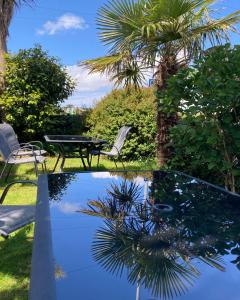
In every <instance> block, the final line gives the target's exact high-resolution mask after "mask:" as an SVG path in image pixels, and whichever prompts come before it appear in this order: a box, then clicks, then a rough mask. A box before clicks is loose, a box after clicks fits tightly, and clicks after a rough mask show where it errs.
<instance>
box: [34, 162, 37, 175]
mask: <svg viewBox="0 0 240 300" xmlns="http://www.w3.org/2000/svg"><path fill="white" fill-rule="evenodd" d="M34 169H35V174H36V176H37V178H38V166H37V162H36V161H35V162H34Z"/></svg>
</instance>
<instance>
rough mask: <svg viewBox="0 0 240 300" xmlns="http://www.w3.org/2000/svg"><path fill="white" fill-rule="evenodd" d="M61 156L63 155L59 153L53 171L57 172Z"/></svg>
mask: <svg viewBox="0 0 240 300" xmlns="http://www.w3.org/2000/svg"><path fill="white" fill-rule="evenodd" d="M60 157H61V155H60V154H58V157H57V161H56V163H55V165H54V168H53V170H52V173H54V172H55V170H56V168H57V165H58V162H59V159H60Z"/></svg>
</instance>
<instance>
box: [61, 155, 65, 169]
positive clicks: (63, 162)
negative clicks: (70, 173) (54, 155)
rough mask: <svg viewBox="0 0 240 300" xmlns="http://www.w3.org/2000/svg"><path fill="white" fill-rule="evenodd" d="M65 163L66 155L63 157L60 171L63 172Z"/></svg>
mask: <svg viewBox="0 0 240 300" xmlns="http://www.w3.org/2000/svg"><path fill="white" fill-rule="evenodd" d="M64 164H65V157H63V158H62V163H61V166H60V173H62V172H63V167H64Z"/></svg>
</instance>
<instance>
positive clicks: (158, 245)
mask: <svg viewBox="0 0 240 300" xmlns="http://www.w3.org/2000/svg"><path fill="white" fill-rule="evenodd" d="M138 190H139V187H138V186H137V185H136V184H134V183H130V184H127V183H126V181H123V183H122V184H120V185H119V187H118V186H116V185H112V186H111V189H109V190H108V191H107V194H108V195H107V197H106V198H105V199H103V200H101V199H99V200H98V201H94V202H93V201H91V202H90V203H89V206H88V209H85V210H82V212H84V213H87V214H89V215H94V216H100V217H104V218H105V222H104V223H105V226H104V227H101V228H99V229H98V230H97V232H96V237H95V240H94V242H93V247H92V250H93V256H94V258H95V260H96V261H97V262H99V263H100V264H101V265H102V266H103V267H104V268H105V269H106V270H108V271H109V272H111V273H113V274H115V275H119V276H121V275H122V273H123V271H124V270H125V269H126V270H127V272H128V281H129V282H130V283H131V284H137V286H140V285H141V286H144V287H145V288H147V289H149V290H150V291H151V293H152V295H153V296H160V297H163V298H170V297H173V296H174V295H176V296H177V295H181V294H183V293H184V292H186V291H187V289H188V287H189V286H191V285H193V283H194V280H196V279H197V278H198V277H199V275H200V272H199V271H198V270H197V268H196V267H194V265H193V260H194V259H196V258H197V259H200V260H202V261H203V262H205V263H207V264H208V265H211V266H213V267H215V268H218V269H219V270H221V271H224V268H223V267H222V265H221V260H220V258H219V257H218V256H217V255H213V254H212V255H211V254H209V255H208V254H207V253H206V251H203V248H204V243H202V242H201V241H200V242H199V243H191V242H189V240H188V239H187V238H186V235H185V231H184V228H178V229H176V228H175V227H172V226H171V225H168V223H167V219H166V218H164V217H163V215H161V214H160V213H159V211H157V212H156V210H155V208H154V207H152V206H150V207H147V206H146V205H144V204H142V203H140V202H139V199H140V197H139V196H140V191H138ZM128 192H129V195H127V194H128ZM113 203H114V205H113ZM113 207H114V209H113ZM113 212H114V213H113ZM202 245H203V246H202Z"/></svg>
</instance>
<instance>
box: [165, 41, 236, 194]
mask: <svg viewBox="0 0 240 300" xmlns="http://www.w3.org/2000/svg"><path fill="white" fill-rule="evenodd" d="M219 62H221V63H219ZM239 78H240V46H239V45H237V46H234V47H231V46H230V44H226V45H224V46H218V47H214V48H212V49H209V50H208V51H206V54H205V55H204V56H202V57H201V59H198V60H196V61H194V63H193V64H192V65H191V67H189V68H185V69H183V70H181V71H179V72H178V74H177V75H176V76H174V77H172V78H171V79H170V80H168V88H167V90H166V91H165V93H162V102H163V104H164V109H165V111H166V112H167V111H176V112H178V113H179V114H180V115H182V116H183V117H182V118H181V120H180V121H179V122H178V124H177V125H176V126H174V127H173V128H172V129H171V141H172V144H173V146H174V150H175V152H174V157H173V158H172V159H171V160H170V161H169V162H168V165H169V167H171V168H172V169H173V170H176V169H178V170H183V171H184V172H187V173H188V174H192V175H193V176H198V177H202V178H204V179H205V180H210V181H211V182H212V181H213V182H214V183H217V184H220V185H225V187H227V188H228V189H230V190H231V191H234V192H235V191H236V190H239V175H240V172H239V161H240V156H239V153H240V138H239V131H240V101H239V99H240V83H239ZM209 99H211V102H209Z"/></svg>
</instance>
